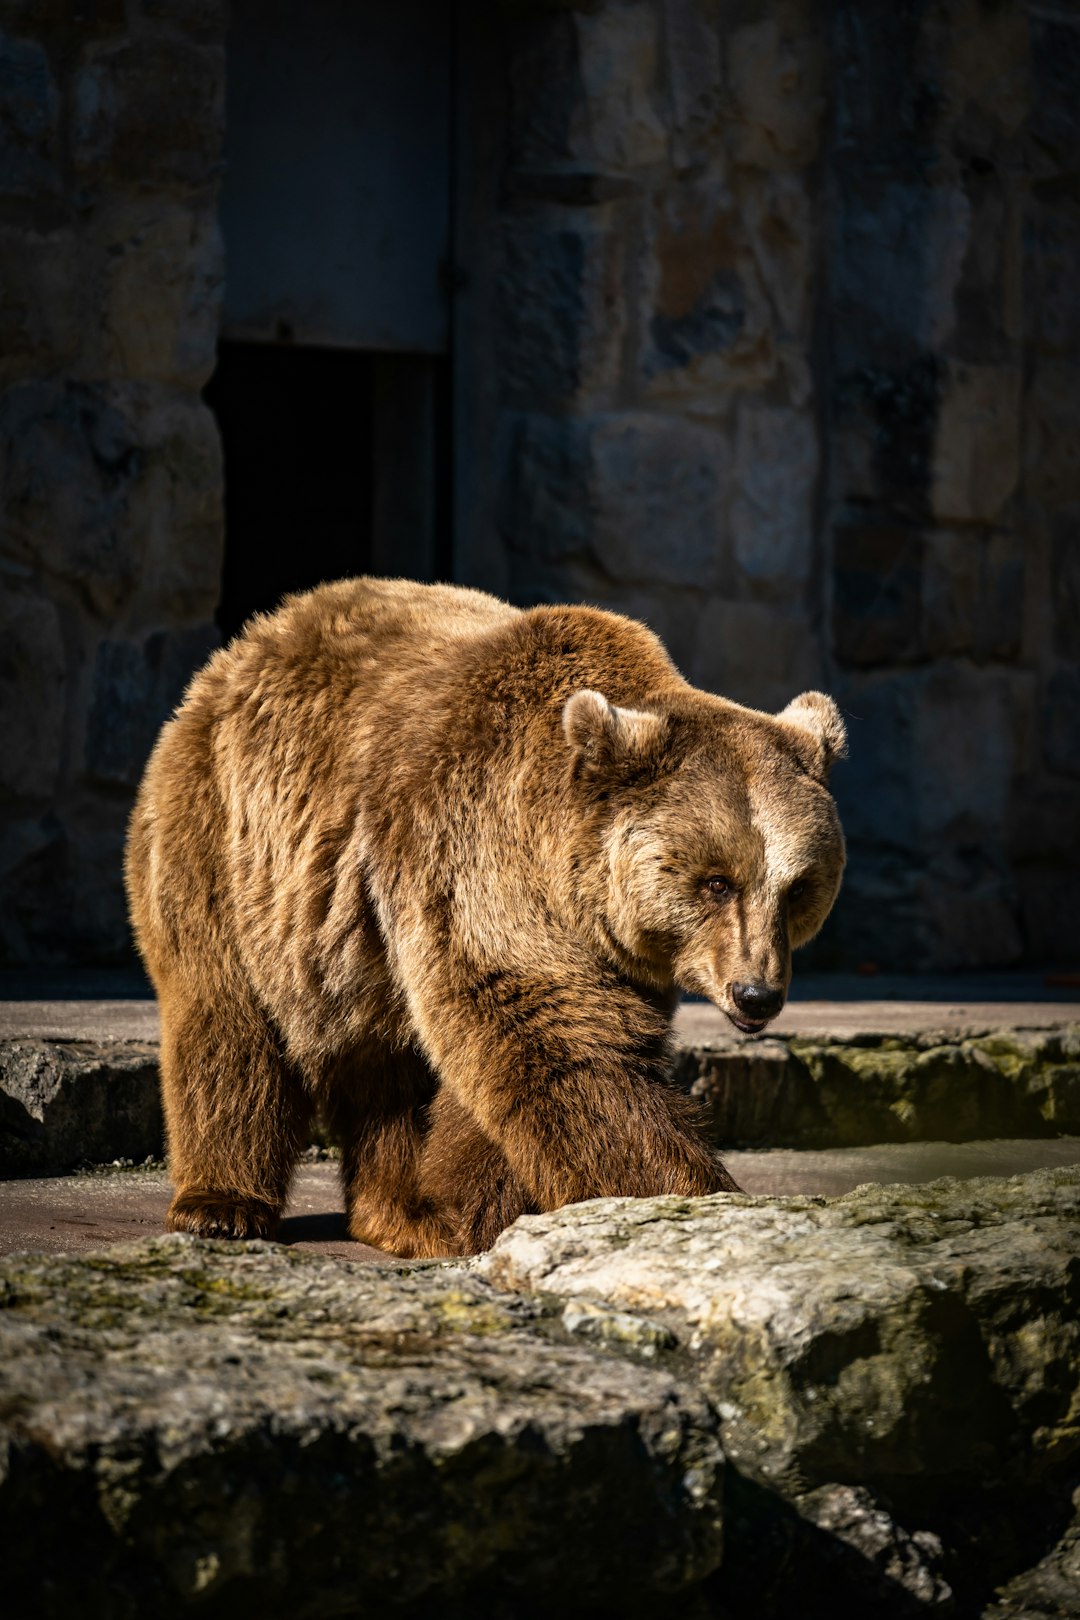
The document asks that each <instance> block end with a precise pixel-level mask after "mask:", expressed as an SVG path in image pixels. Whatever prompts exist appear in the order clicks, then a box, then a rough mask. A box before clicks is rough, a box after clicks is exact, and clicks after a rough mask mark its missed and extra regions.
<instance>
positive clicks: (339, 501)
mask: <svg viewBox="0 0 1080 1620" xmlns="http://www.w3.org/2000/svg"><path fill="white" fill-rule="evenodd" d="M371 372H372V363H371V356H370V355H367V354H363V353H350V352H348V351H339V350H334V349H306V348H292V347H290V346H288V345H286V344H270V343H222V344H221V345H220V347H219V349H218V365H217V370H216V371H215V373H214V376H213V378H212V379H211V382H210V386H209V387H208V388H207V390H206V399H207V402H208V404H209V405H210V406H211V408H212V409H213V411H214V414H215V415H216V417H217V419H218V426H219V428H220V430H221V438H222V446H223V449H224V455H225V532H226V534H227V536H228V544H227V546H226V550H225V567H224V572H223V575H222V585H221V604H220V606H219V608H218V624H219V625H220V627H221V633H222V636H223V637H224V638H225V639H226V640H228V638H229V637H230V636H233V635H235V634H236V632H237V631H238V630H239V628H240V626H241V625H242V624H243V623H244V621H245V619H248V618H250V616H251V615H252V614H253V613H258V612H266V611H268V610H270V609H272V608H274V607H275V606H276V605H277V603H278V602H279V601H280V600H281V598H282V596H284V595H285V593H286V592H287V591H302V590H307V589H309V587H311V586H312V585H318V584H319V583H320V582H321V581H322V580H326V579H338V578H340V577H342V576H343V575H347V574H362V573H365V572H367V571H368V570H369V569H370V567H371V527H372V426H371V414H372V387H371Z"/></svg>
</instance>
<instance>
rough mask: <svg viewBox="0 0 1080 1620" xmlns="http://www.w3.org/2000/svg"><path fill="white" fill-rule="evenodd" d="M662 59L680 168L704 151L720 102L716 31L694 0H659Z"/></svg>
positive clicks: (720, 66) (720, 67)
mask: <svg viewBox="0 0 1080 1620" xmlns="http://www.w3.org/2000/svg"><path fill="white" fill-rule="evenodd" d="M662 17H663V24H662V27H663V41H664V61H665V65H666V67H667V85H668V94H669V96H670V98H671V125H672V132H673V136H674V140H673V147H674V155H675V162H676V166H677V167H678V168H687V167H689V166H690V162H691V161H692V155H693V156H696V155H698V154H699V153H702V152H707V151H708V149H709V144H710V138H715V135H716V131H717V127H718V123H719V119H720V116H721V106H722V86H723V64H722V60H721V55H722V53H721V43H720V32H719V30H718V29H717V28H715V27H713V26H711V22H712V19H711V18H710V17H709V16H708V14H707V12H706V11H705V10H704V9H703V8H702V7H701V6H700V5H698V4H697V3H696V0H663V5H662Z"/></svg>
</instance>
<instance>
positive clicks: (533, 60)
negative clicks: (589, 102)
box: [507, 10, 592, 171]
mask: <svg viewBox="0 0 1080 1620" xmlns="http://www.w3.org/2000/svg"><path fill="white" fill-rule="evenodd" d="M515 23H516V26H515V29H514V32H513V35H512V36H511V44H510V51H509V64H508V70H507V89H508V92H509V94H508V107H507V139H508V146H509V157H510V164H511V167H512V168H513V169H514V170H519V171H545V170H551V169H556V170H564V169H578V168H580V167H582V162H581V160H582V156H583V154H584V153H585V152H586V151H587V142H588V134H587V131H588V122H587V119H588V110H587V107H586V103H585V94H584V88H583V86H582V82H581V71H580V65H579V60H578V36H577V29H576V26H575V19H574V17H573V15H572V14H571V13H570V12H569V11H568V10H565V11H564V10H556V11H547V10H543V11H533V12H523V14H522V15H520V16H519V17H518V18H516V19H515ZM585 167H586V169H589V168H591V167H592V165H588V164H586V165H585Z"/></svg>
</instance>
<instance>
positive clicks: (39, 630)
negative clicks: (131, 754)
mask: <svg viewBox="0 0 1080 1620" xmlns="http://www.w3.org/2000/svg"><path fill="white" fill-rule="evenodd" d="M0 579H2V581H3V587H2V589H0V648H2V652H0V735H2V736H3V746H2V748H0V785H2V786H3V787H4V789H6V791H7V792H8V793H10V794H12V795H13V796H15V797H17V798H22V799H47V798H48V796H49V794H50V793H51V792H52V790H53V789H54V787H55V786H56V778H57V775H58V772H59V768H60V755H61V747H62V741H63V728H64V708H65V699H66V696H67V680H68V672H67V655H66V653H65V650H64V638H63V633H62V630H61V626H60V619H59V615H58V614H57V611H56V608H55V606H54V605H53V603H52V602H51V601H50V600H49V598H48V597H47V596H45V595H43V594H42V591H41V589H40V587H39V586H37V585H36V584H35V582H34V581H33V580H32V579H27V578H25V577H23V575H22V574H21V573H13V572H8V571H7V570H6V569H5V570H4V571H3V572H2V573H0Z"/></svg>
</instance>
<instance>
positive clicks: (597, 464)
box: [588, 411, 732, 591]
mask: <svg viewBox="0 0 1080 1620" xmlns="http://www.w3.org/2000/svg"><path fill="white" fill-rule="evenodd" d="M590 452H591V465H590V480H589V507H588V510H589V515H590V519H591V523H590V535H589V538H590V548H591V550H592V553H593V555H594V556H595V558H596V560H597V562H598V563H599V564H600V566H601V568H603V569H604V571H605V573H606V574H608V575H609V577H610V578H612V579H617V580H621V581H627V582H636V583H639V584H654V583H656V584H661V585H686V586H693V587H694V588H696V589H698V590H703V591H704V590H709V589H710V588H714V589H715V588H717V587H719V586H722V585H726V584H729V583H730V580H731V577H732V564H731V555H730V536H729V534H728V531H727V524H726V520H725V513H726V503H727V495H728V490H729V488H730V485H731V478H732V468H731V451H730V446H729V444H728V441H727V439H726V438H725V437H724V435H723V434H721V433H718V432H715V431H714V430H712V429H711V428H707V427H703V426H700V425H698V424H696V423H692V422H686V421H680V420H679V419H677V418H674V417H665V416H649V415H646V414H644V413H643V412H636V411H626V412H624V413H622V414H621V415H617V416H608V417H603V418H600V419H599V420H598V421H597V422H596V425H595V427H594V428H593V431H592V436H591V446H590Z"/></svg>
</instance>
